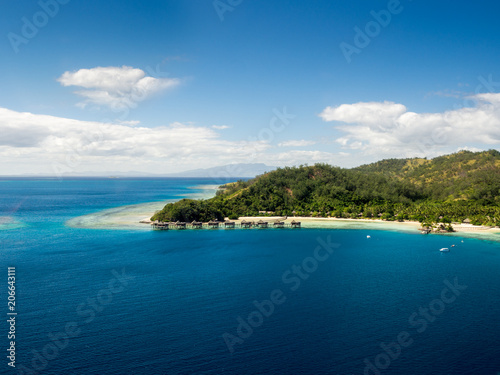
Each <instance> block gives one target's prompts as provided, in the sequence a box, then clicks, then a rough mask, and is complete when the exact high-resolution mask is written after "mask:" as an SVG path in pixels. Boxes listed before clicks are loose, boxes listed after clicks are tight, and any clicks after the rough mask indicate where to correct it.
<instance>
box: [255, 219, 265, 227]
mask: <svg viewBox="0 0 500 375" xmlns="http://www.w3.org/2000/svg"><path fill="white" fill-rule="evenodd" d="M257 226H258V227H259V228H267V221H262V220H259V221H258V222H257Z"/></svg>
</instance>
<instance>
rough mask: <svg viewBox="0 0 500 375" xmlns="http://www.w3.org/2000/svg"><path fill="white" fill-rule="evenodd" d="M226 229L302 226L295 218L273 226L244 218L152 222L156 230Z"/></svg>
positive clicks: (276, 222) (275, 223) (265, 222)
mask: <svg viewBox="0 0 500 375" xmlns="http://www.w3.org/2000/svg"><path fill="white" fill-rule="evenodd" d="M222 226H223V227H224V229H235V228H240V229H250V228H259V229H268V228H300V227H301V226H300V221H295V220H293V221H292V222H291V223H285V222H284V221H279V220H277V221H275V222H274V223H273V225H272V226H269V223H268V222H267V221H263V220H259V221H258V222H254V221H246V220H242V221H241V222H239V223H237V222H235V221H215V220H212V221H209V222H208V223H202V222H199V221H193V222H191V223H185V222H181V221H177V222H175V223H165V222H160V221H154V222H152V223H151V228H152V229H155V230H168V229H219V228H221V227H222Z"/></svg>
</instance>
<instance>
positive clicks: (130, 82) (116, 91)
mask: <svg viewBox="0 0 500 375" xmlns="http://www.w3.org/2000/svg"><path fill="white" fill-rule="evenodd" d="M57 81H58V82H59V83H61V85H63V86H76V87H81V88H83V90H78V91H75V93H76V94H77V95H79V96H82V97H83V98H84V100H83V101H82V102H80V103H79V106H81V107H86V106H88V105H89V104H95V105H97V106H105V107H109V108H111V109H122V108H135V107H136V106H137V103H139V102H141V101H143V100H146V99H148V98H150V97H151V96H153V95H155V94H157V93H159V92H161V91H164V90H167V89H172V88H174V87H176V86H178V85H179V84H180V82H181V81H180V79H178V78H154V77H149V76H146V73H145V72H144V71H143V70H141V69H137V68H132V67H130V66H122V67H114V66H110V67H97V68H92V69H80V70H77V71H75V72H65V73H64V74H63V75H62V76H61V77H59V78H58V79H57Z"/></svg>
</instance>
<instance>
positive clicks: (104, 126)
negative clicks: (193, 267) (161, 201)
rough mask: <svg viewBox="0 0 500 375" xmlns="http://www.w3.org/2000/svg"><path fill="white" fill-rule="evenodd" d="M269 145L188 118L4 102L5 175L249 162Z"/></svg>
mask: <svg viewBox="0 0 500 375" xmlns="http://www.w3.org/2000/svg"><path fill="white" fill-rule="evenodd" d="M269 147H270V145H269V144H268V142H263V141H254V142H249V141H227V140H224V139H221V138H220V136H219V134H217V132H216V131H215V130H213V129H211V128H209V127H201V126H193V125H186V124H182V123H173V124H170V125H168V126H158V127H154V128H148V127H143V126H134V127H131V126H127V125H123V124H119V123H118V124H117V123H101V122H90V121H79V120H73V119H67V118H60V117H54V116H47V115H37V114H32V113H21V112H16V111H12V110H9V109H6V108H1V107H0V165H2V172H1V173H0V174H6V173H14V174H16V173H19V172H25V173H34V172H35V171H36V172H40V173H55V172H57V171H56V170H55V169H57V170H58V171H63V172H64V173H69V172H82V171H86V170H94V171H101V170H104V171H105V170H123V171H129V170H139V171H148V172H152V173H167V172H175V171H180V170H184V169H192V168H193V167H196V168H199V167H210V166H213V165H222V164H229V163H232V162H234V163H237V162H248V160H249V157H250V156H251V155H254V154H260V153H262V152H264V151H265V150H267V149H268V148H269ZM24 162H25V163H26V165H24V166H23V163H24ZM7 168H11V169H12V170H11V171H10V172H9V171H8V170H7Z"/></svg>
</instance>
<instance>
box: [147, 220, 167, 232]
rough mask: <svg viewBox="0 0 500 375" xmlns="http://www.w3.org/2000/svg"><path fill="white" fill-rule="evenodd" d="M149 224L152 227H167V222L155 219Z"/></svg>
mask: <svg viewBox="0 0 500 375" xmlns="http://www.w3.org/2000/svg"><path fill="white" fill-rule="evenodd" d="M151 226H152V227H153V229H164V230H166V229H168V223H164V222H161V221H160V222H159V221H155V222H153V223H151Z"/></svg>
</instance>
